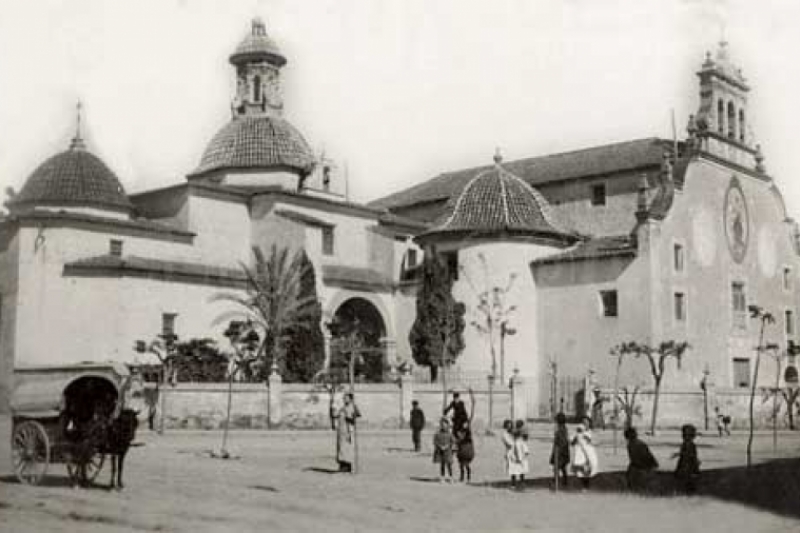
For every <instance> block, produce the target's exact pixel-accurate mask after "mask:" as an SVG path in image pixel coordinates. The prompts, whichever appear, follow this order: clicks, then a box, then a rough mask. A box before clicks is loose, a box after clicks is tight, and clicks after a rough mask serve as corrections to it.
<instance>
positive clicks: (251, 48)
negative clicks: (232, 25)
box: [230, 18, 286, 67]
mask: <svg viewBox="0 0 800 533" xmlns="http://www.w3.org/2000/svg"><path fill="white" fill-rule="evenodd" d="M259 60H266V61H268V62H270V63H272V64H274V65H276V66H279V67H282V66H283V65H285V64H286V56H284V55H283V53H282V52H281V51H280V49H279V48H278V45H276V44H275V42H274V41H273V40H272V39H270V38H269V37H268V36H267V31H266V29H265V28H264V22H263V21H262V20H261V19H259V18H256V19H253V24H252V29H251V30H250V33H249V34H248V35H247V37H245V38H244V39H243V40H242V42H240V43H239V46H237V47H236V50H235V51H234V52H233V54H231V57H230V62H231V63H232V64H234V65H238V64H240V63H246V62H248V61H259Z"/></svg>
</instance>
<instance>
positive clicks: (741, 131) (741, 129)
mask: <svg viewBox="0 0 800 533" xmlns="http://www.w3.org/2000/svg"><path fill="white" fill-rule="evenodd" d="M744 132H745V128H744V109H740V110H739V140H740V141H741V142H744Z"/></svg>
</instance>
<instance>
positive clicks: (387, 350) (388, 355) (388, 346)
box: [381, 337, 397, 381]
mask: <svg viewBox="0 0 800 533" xmlns="http://www.w3.org/2000/svg"><path fill="white" fill-rule="evenodd" d="M381 351H382V352H383V380H384V381H390V380H391V379H392V377H393V376H394V373H395V368H396V367H397V343H396V342H395V340H394V339H390V338H389V337H383V338H381Z"/></svg>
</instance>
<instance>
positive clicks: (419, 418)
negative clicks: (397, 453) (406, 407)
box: [409, 400, 425, 452]
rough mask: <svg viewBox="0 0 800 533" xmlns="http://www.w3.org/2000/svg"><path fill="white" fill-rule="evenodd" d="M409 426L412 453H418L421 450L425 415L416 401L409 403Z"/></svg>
mask: <svg viewBox="0 0 800 533" xmlns="http://www.w3.org/2000/svg"><path fill="white" fill-rule="evenodd" d="M409 426H411V441H412V442H413V443H414V451H415V452H418V451H420V450H421V449H422V430H423V429H424V428H425V413H424V412H423V411H422V409H420V407H419V402H418V401H417V400H413V401H412V402H411V416H410V417H409Z"/></svg>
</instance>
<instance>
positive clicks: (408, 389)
mask: <svg viewBox="0 0 800 533" xmlns="http://www.w3.org/2000/svg"><path fill="white" fill-rule="evenodd" d="M413 399H414V378H413V376H412V375H411V372H410V371H407V372H403V373H402V374H401V375H400V416H399V420H400V428H401V429H402V428H406V427H408V423H409V422H410V420H409V417H408V415H409V413H410V412H411V401H412V400H413Z"/></svg>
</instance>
